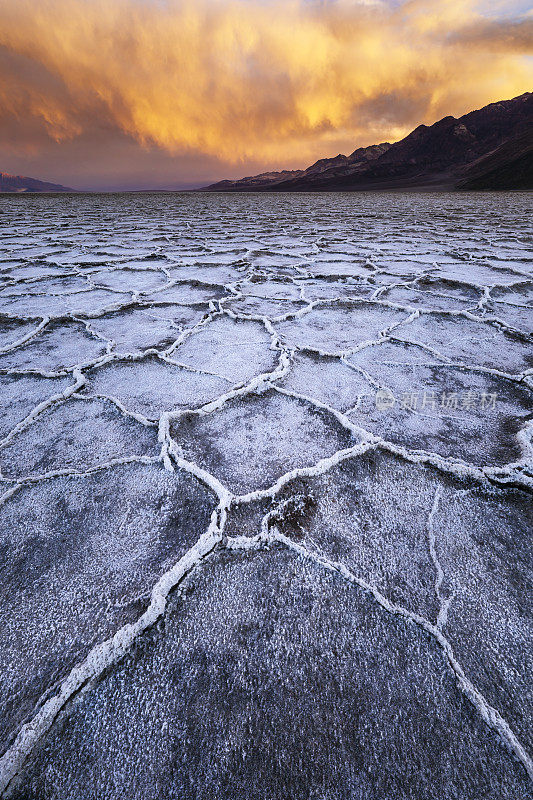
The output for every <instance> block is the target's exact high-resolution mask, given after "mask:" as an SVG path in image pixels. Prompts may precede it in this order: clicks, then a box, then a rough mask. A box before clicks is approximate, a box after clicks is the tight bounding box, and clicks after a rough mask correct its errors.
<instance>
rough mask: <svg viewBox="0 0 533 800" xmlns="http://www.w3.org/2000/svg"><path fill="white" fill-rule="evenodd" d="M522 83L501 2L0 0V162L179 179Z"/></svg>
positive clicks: (302, 153) (288, 156)
mask: <svg viewBox="0 0 533 800" xmlns="http://www.w3.org/2000/svg"><path fill="white" fill-rule="evenodd" d="M532 89H533V11H532V10H531V4H530V3H529V4H528V3H524V2H517V1H516V0H509V1H508V2H504V1H503V0H492V2H479V0H390V1H385V0H364V1H362V0H360V1H359V2H358V1H357V0H1V2H0V171H3V172H8V173H11V174H22V175H29V176H31V177H36V178H40V179H42V180H49V181H53V182H57V183H62V184H64V185H67V186H71V187H73V188H76V189H102V190H119V189H143V188H164V189H173V188H189V187H193V186H199V185H202V184H206V183H210V182H212V181H215V180H220V179H222V178H235V177H242V176H244V175H253V174H256V173H259V172H263V171H266V170H272V169H284V168H287V169H297V168H303V167H306V166H308V165H309V164H311V163H313V162H314V161H316V160H317V159H318V158H323V157H326V156H334V155H337V153H345V154H348V153H350V152H352V151H353V150H355V149H356V148H357V147H361V146H366V145H370V144H376V143H379V142H383V141H397V140H398V139H400V138H402V137H403V136H405V135H406V134H407V133H409V131H410V130H412V129H413V128H414V127H416V126H417V125H419V124H420V123H425V124H432V123H433V122H435V121H436V120H438V119H441V118H442V117H443V116H446V115H448V114H453V115H454V116H460V115H461V114H464V113H466V112H467V111H470V110H472V109H474V108H480V107H481V106H483V105H486V104H487V103H490V102H495V101H497V100H503V99H508V98H511V97H515V96H516V95H519V94H522V93H523V92H525V91H530V90H532Z"/></svg>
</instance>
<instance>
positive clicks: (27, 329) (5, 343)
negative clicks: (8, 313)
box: [0, 317, 39, 350]
mask: <svg viewBox="0 0 533 800" xmlns="http://www.w3.org/2000/svg"><path fill="white" fill-rule="evenodd" d="M38 324H39V322H38V321H33V322H20V321H18V320H15V319H9V318H8V317H0V350H2V349H4V348H7V347H11V346H12V345H14V344H16V342H19V341H20V340H21V339H23V338H24V337H25V336H27V335H28V334H29V333H32V332H33V331H35V330H36V328H37V326H38Z"/></svg>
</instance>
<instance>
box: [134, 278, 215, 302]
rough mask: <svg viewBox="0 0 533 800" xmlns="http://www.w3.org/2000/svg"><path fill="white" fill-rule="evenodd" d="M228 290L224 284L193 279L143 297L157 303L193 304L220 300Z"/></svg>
mask: <svg viewBox="0 0 533 800" xmlns="http://www.w3.org/2000/svg"><path fill="white" fill-rule="evenodd" d="M225 294H226V290H225V289H224V288H223V287H222V286H207V285H204V284H201V283H196V282H194V281H191V282H190V283H185V282H184V283H177V284H176V285H175V286H171V287H170V288H169V289H163V290H162V291H160V292H154V293H152V294H151V295H147V296H146V297H143V300H146V301H147V302H155V303H181V304H183V305H191V304H193V305H194V304H195V303H207V302H209V301H210V300H218V299H219V298H221V297H224V296H225Z"/></svg>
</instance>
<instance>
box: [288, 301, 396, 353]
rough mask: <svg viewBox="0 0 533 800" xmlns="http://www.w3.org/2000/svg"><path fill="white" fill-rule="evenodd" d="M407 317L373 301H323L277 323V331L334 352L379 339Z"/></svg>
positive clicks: (301, 344)
mask: <svg viewBox="0 0 533 800" xmlns="http://www.w3.org/2000/svg"><path fill="white" fill-rule="evenodd" d="M406 316H407V314H406V312H403V311H397V310H395V309H392V308H388V307H387V306H382V305H379V304H378V303H372V302H368V303H367V302H364V301H353V302H342V303H341V302H339V303H336V304H332V303H324V304H323V305H322V304H321V305H319V306H316V307H315V308H313V310H312V311H310V312H309V313H308V314H304V315H303V316H302V317H299V318H298V319H295V320H287V321H286V322H280V323H277V325H276V331H277V332H278V333H280V334H281V335H282V336H283V338H284V339H285V340H286V341H287V342H288V343H289V344H291V345H296V346H297V347H306V348H309V349H312V350H321V351H323V352H326V353H335V352H343V351H346V350H350V349H352V348H354V347H357V345H358V344H361V343H362V342H367V341H371V340H374V339H377V338H378V337H379V335H380V333H381V332H382V331H384V330H386V329H388V328H390V327H391V326H393V325H397V324H398V323H399V322H401V321H402V320H404V319H405V318H406Z"/></svg>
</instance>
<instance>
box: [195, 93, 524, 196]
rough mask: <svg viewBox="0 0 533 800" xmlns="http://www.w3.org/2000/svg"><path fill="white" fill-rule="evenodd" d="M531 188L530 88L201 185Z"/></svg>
mask: <svg viewBox="0 0 533 800" xmlns="http://www.w3.org/2000/svg"><path fill="white" fill-rule="evenodd" d="M422 187H426V188H449V189H484V190H486V189H532V188H533V93H531V92H526V94H523V95H520V96H519V97H515V98H514V99H512V100H503V101H501V102H499V103H491V104H490V105H488V106H485V107H484V108H482V109H479V110H477V111H471V112H470V113H468V114H465V115H464V116H462V117H459V118H458V119H456V118H455V117H451V116H450V117H444V118H443V119H441V120H439V122H435V124H434V125H430V126H428V125H419V126H418V128H415V130H414V131H412V132H411V133H410V134H409V135H408V136H406V137H405V139H402V140H401V141H399V142H396V143H395V144H389V143H388V142H385V143H383V144H378V145H372V146H371V147H361V148H359V149H357V150H354V152H353V153H352V154H351V155H349V156H344V155H338V156H335V157H334V158H323V159H320V161H317V162H316V163H315V164H313V165H312V166H311V167H308V168H307V169H305V170H293V171H287V170H286V171H284V172H269V173H264V174H262V175H256V176H253V177H249V178H242V179H241V180H236V181H220V182H219V183H214V184H212V185H211V186H207V187H204V189H201V190H200V191H332V190H341V191H355V190H370V189H405V188H422Z"/></svg>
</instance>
